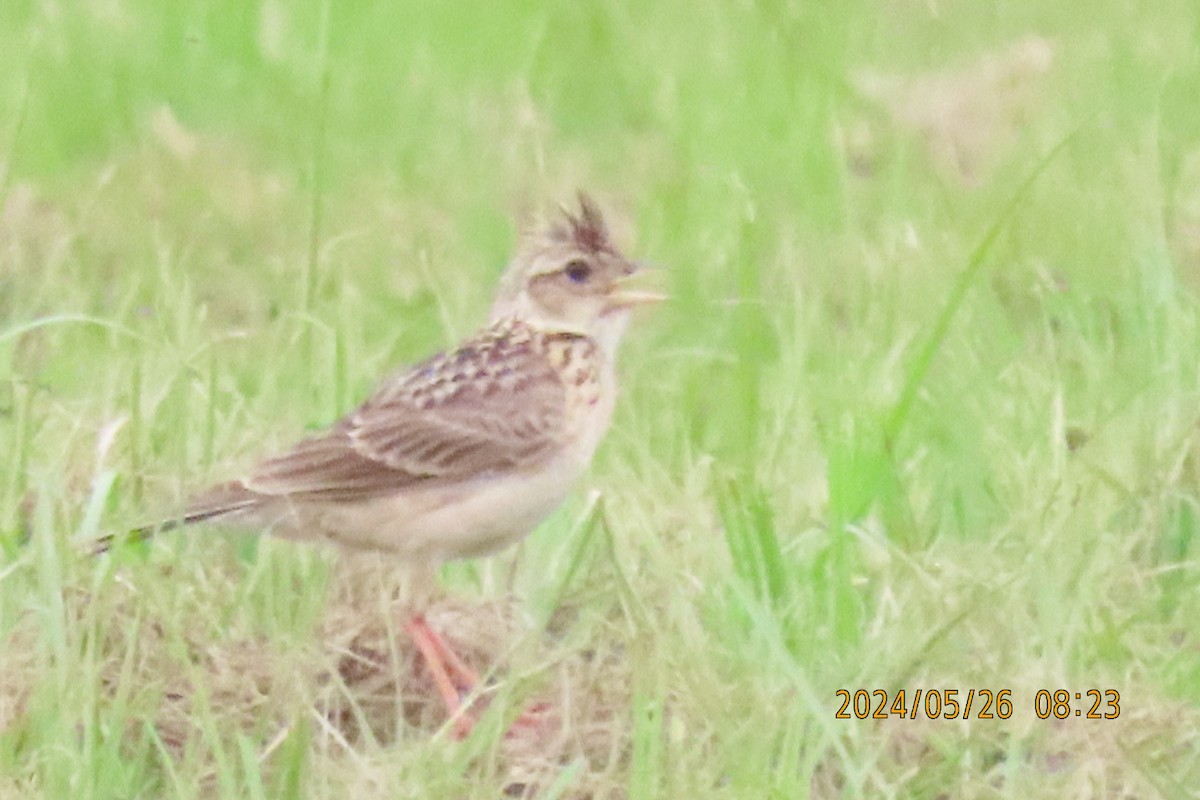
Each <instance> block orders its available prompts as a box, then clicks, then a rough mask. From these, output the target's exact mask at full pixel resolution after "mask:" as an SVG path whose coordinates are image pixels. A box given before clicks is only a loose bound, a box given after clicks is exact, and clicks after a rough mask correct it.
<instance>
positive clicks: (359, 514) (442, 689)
mask: <svg viewBox="0 0 1200 800" xmlns="http://www.w3.org/2000/svg"><path fill="white" fill-rule="evenodd" d="M647 272H648V270H646V269H645V268H643V267H641V266H640V265H639V264H638V263H637V262H635V261H633V260H631V259H629V258H627V257H626V256H624V255H622V253H621V252H620V251H619V250H618V249H617V247H616V245H615V244H614V243H613V241H612V237H611V236H610V233H609V228H608V225H607V224H606V222H605V219H604V216H603V214H602V213H601V211H600V209H599V207H598V205H597V204H596V202H595V201H594V200H592V199H591V198H590V197H589V196H588V195H587V194H586V193H583V192H580V193H579V195H578V198H577V207H575V208H568V207H567V206H563V207H562V208H561V209H560V213H559V214H558V215H557V216H556V217H554V218H552V219H550V220H549V221H547V222H544V223H543V224H541V225H539V226H536V227H534V228H532V229H530V230H529V231H527V232H526V233H525V234H523V235H522V236H521V238H520V243H519V246H518V247H517V249H516V253H515V255H514V256H513V258H512V260H511V262H510V263H509V265H508V267H507V269H506V270H505V271H504V273H503V275H502V277H501V280H500V283H499V287H498V290H497V292H496V295H495V301H494V303H493V304H492V307H491V313H490V315H489V319H488V322H487V324H486V325H485V326H484V327H483V328H482V329H481V330H479V331H478V332H477V333H475V334H473V335H471V336H469V337H467V338H466V339H465V340H463V341H462V342H461V343H459V344H458V345H457V346H456V347H454V348H453V349H449V350H446V351H443V352H441V353H438V354H436V355H433V356H432V357H430V358H428V359H426V360H424V361H422V362H420V363H418V364H416V365H415V366H412V367H411V368H408V369H406V370H402V371H400V372H398V373H396V374H394V375H393V376H392V377H390V378H388V379H386V380H384V381H383V382H382V383H381V384H380V385H379V386H378V387H377V388H376V389H375V390H374V392H373V393H372V394H370V396H369V397H367V399H366V400H365V401H363V402H362V403H361V404H360V405H359V406H358V407H356V408H354V409H353V410H351V411H350V412H349V413H347V414H346V415H345V416H344V417H342V418H341V419H339V420H338V421H336V422H335V423H333V424H332V425H330V426H329V427H328V428H326V429H324V430H322V431H320V432H317V433H315V434H313V435H310V436H308V437H307V438H304V439H302V440H301V441H299V442H298V443H297V444H295V445H294V446H293V447H291V448H290V449H288V450H286V451H284V452H282V453H280V454H277V455H273V456H270V457H268V458H265V459H263V460H261V461H259V462H258V463H257V464H256V465H255V466H253V468H252V469H250V470H249V472H248V474H246V475H245V476H244V477H242V478H239V479H236V480H231V481H226V482H224V483H219V484H217V485H215V486H212V487H210V488H208V489H206V490H204V491H201V492H199V493H198V494H196V495H195V496H194V497H193V498H192V499H191V501H190V502H189V503H188V504H187V506H186V509H185V510H184V511H183V513H182V514H180V515H178V516H177V517H176V518H175V519H169V520H165V521H163V522H159V523H157V524H155V525H148V526H144V527H142V528H138V529H136V530H133V531H130V532H128V533H125V534H123V535H118V536H113V535H110V536H107V537H104V538H103V539H100V540H98V541H97V543H96V545H95V547H94V551H95V552H103V551H106V550H108V549H109V548H111V547H113V546H114V545H115V544H117V543H118V542H120V541H131V540H143V539H147V538H149V537H151V536H153V535H155V534H157V533H160V532H162V531H166V530H169V529H172V528H177V527H181V526H184V525H191V524H195V523H202V522H203V523H213V524H219V525H232V526H236V527H242V528H246V527H250V528H258V529H261V530H265V531H266V532H268V533H271V534H274V535H277V536H280V537H283V538H285V539H290V540H295V541H304V542H328V543H332V544H334V545H337V546H339V547H341V548H344V549H346V550H350V551H360V552H361V551H366V552H374V553H382V554H386V555H391V556H395V557H397V558H399V559H401V560H402V561H404V562H407V564H408V565H409V566H410V570H409V572H410V575H411V576H412V580H413V582H414V583H415V584H417V585H419V586H429V585H431V584H433V583H434V582H435V577H434V576H435V575H436V571H437V569H438V567H439V566H440V565H441V564H442V563H444V562H446V561H448V560H453V559H461V558H474V557H478V556H483V555H487V554H490V553H493V552H496V551H498V550H501V549H503V548H504V547H505V546H507V545H509V544H512V543H514V542H516V541H518V540H519V539H521V538H522V537H524V536H525V535H526V534H528V533H529V532H530V531H531V530H532V529H533V528H535V527H536V526H537V525H538V524H539V523H540V522H541V521H542V520H543V519H544V518H545V517H547V516H548V515H549V514H550V513H551V512H552V511H553V510H554V509H555V508H556V507H558V506H559V505H560V504H561V503H562V502H563V501H564V500H565V498H566V497H567V496H568V494H569V493H570V491H571V489H572V487H573V485H574V484H575V482H576V481H577V480H578V479H579V478H580V477H581V476H582V474H583V473H584V472H585V470H586V469H587V467H588V466H589V464H590V462H591V460H592V456H593V454H594V453H595V451H596V448H597V445H598V444H599V443H600V441H601V439H602V438H603V436H604V434H605V433H606V431H607V430H608V428H609V425H610V421H611V418H612V413H613V407H614V402H615V396H616V389H617V385H616V384H617V381H616V371H615V370H616V354H617V348H618V344H619V342H620V339H621V337H622V334H623V333H624V331H625V329H626V327H627V325H628V323H629V320H630V317H631V315H632V312H633V310H634V309H635V308H636V307H638V306H643V305H649V304H653V303H658V302H660V301H662V300H664V299H666V298H665V296H664V295H663V294H661V293H659V292H656V291H649V290H647V289H645V288H639V287H638V285H637V284H638V283H639V282H641V281H642V280H643V279H642V278H641V276H642V275H644V274H646V273H647ZM417 605H418V607H417V608H416V609H413V610H412V611H411V617H410V618H409V619H408V621H407V623H406V624H405V630H406V631H407V633H408V635H409V636H410V637H411V638H412V640H413V642H414V644H415V645H416V646H417V649H418V650H419V651H420V653H421V656H422V658H423V659H424V661H425V663H426V665H427V668H428V670H429V673H430V675H431V676H432V677H433V680H434V683H435V685H436V686H437V689H438V692H439V694H440V695H441V696H442V699H443V701H444V703H445V705H446V707H447V711H448V712H449V716H450V719H451V720H452V721H453V722H454V726H455V731H456V733H457V734H458V735H459V736H465V735H466V734H467V733H469V731H470V729H471V725H472V724H473V720H472V719H471V718H470V710H469V709H467V708H464V707H463V698H464V697H466V696H469V695H470V694H471V692H472V691H473V690H474V688H475V687H476V685H477V684H478V681H479V678H478V676H477V674H476V673H475V672H474V671H473V670H472V669H471V668H470V667H469V666H468V665H467V664H466V663H465V662H464V661H463V659H462V658H460V657H459V656H458V655H457V654H456V653H455V652H454V650H453V649H452V648H451V647H450V646H449V645H448V643H447V642H446V641H445V640H444V639H443V638H442V637H441V636H440V635H439V634H438V633H437V632H436V631H435V630H433V628H432V627H431V626H430V625H429V623H428V622H427V621H426V619H425V616H424V613H423V609H422V608H420V607H419V606H420V604H419V603H418V604H417Z"/></svg>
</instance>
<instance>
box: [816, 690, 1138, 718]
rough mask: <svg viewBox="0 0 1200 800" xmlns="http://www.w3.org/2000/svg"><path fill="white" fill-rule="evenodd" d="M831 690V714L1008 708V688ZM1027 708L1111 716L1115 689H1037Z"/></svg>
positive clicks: (1117, 711) (954, 714) (996, 714)
mask: <svg viewBox="0 0 1200 800" xmlns="http://www.w3.org/2000/svg"><path fill="white" fill-rule="evenodd" d="M836 695H837V697H838V698H840V700H841V706H840V707H839V708H838V710H837V713H835V714H834V717H835V718H836V719H887V718H889V717H899V718H901V719H916V718H917V717H918V716H921V715H922V714H923V715H924V716H925V717H926V718H927V719H969V718H970V717H971V715H972V712H974V718H975V719H1008V718H1009V717H1011V716H1012V713H1013V704H1012V690H1011V689H1001V690H999V691H992V690H991V689H967V690H965V691H960V690H958V689H917V690H915V691H913V692H912V693H911V694H910V693H908V692H906V691H905V690H904V689H900V690H898V691H897V692H896V693H895V694H894V695H892V694H889V693H888V692H886V691H884V690H883V689H875V690H874V691H867V690H866V689H859V690H857V691H855V692H851V691H850V690H849V689H838V690H837V692H836ZM910 699H911V701H912V702H911V703H909V700H910ZM889 701H890V702H889ZM1033 713H1034V714H1036V715H1037V717H1038V719H1049V718H1050V717H1054V718H1055V719H1068V718H1070V717H1079V718H1080V719H1116V718H1117V717H1118V716H1120V715H1121V694H1120V692H1118V691H1117V690H1116V689H1088V690H1087V691H1083V692H1070V691H1068V690H1066V689H1057V690H1055V691H1053V692H1052V691H1050V690H1049V689H1039V690H1038V691H1037V693H1036V694H1035V695H1034V698H1033Z"/></svg>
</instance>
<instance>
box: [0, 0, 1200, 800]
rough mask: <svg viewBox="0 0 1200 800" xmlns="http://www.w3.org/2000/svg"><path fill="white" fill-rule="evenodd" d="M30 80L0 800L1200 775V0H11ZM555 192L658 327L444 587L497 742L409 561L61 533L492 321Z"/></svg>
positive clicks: (5, 104) (1054, 788)
mask: <svg viewBox="0 0 1200 800" xmlns="http://www.w3.org/2000/svg"><path fill="white" fill-rule="evenodd" d="M0 67H2V69H0V109H2V111H0V193H2V194H0V453H2V454H3V455H2V456H0V465H2V466H0V642H2V643H3V644H2V645H0V676H2V679H0V797H38V796H44V797H62V796H72V797H76V798H80V799H81V800H82V798H93V797H94V798H102V797H121V798H127V797H159V796H169V797H193V796H206V797H208V796H218V797H239V798H240V797H264V798H265V797H325V796H338V797H341V796H346V795H347V794H349V795H352V796H355V797H359V796H361V797H397V796H399V797H496V796H498V795H500V794H501V793H502V792H505V791H507V792H509V793H510V794H512V795H517V796H520V795H522V794H524V795H525V796H530V797H534V796H536V797H542V798H556V797H563V798H567V797H589V796H590V797H628V798H649V797H728V798H742V797H778V798H794V797H815V798H828V797H849V798H854V797H879V796H898V797H939V796H943V797H1020V798H1026V797H1113V798H1115V797H1182V796H1187V795H1188V794H1189V793H1192V792H1195V787H1196V786H1197V785H1200V638H1198V636H1200V633H1198V628H1197V625H1196V620H1197V619H1198V618H1200V600H1198V598H1200V591H1198V589H1200V556H1198V550H1197V534H1196V531H1197V525H1198V523H1197V518H1198V513H1200V512H1198V503H1200V466H1198V464H1200V461H1198V458H1200V436H1198V435H1197V424H1198V422H1200V371H1198V370H1197V366H1196V363H1197V359H1196V354H1197V353H1198V352H1200V304H1198V303H1197V295H1196V292H1197V290H1198V289H1200V281H1197V279H1196V275H1197V274H1198V273H1197V269H1198V268H1200V236H1198V234H1197V231H1200V193H1198V192H1197V189H1196V186H1197V185H1198V182H1197V179H1198V178H1200V133H1197V131H1200V111H1197V110H1196V104H1195V103H1194V102H1193V101H1192V98H1194V97H1196V96H1197V95H1198V93H1200V16H1198V15H1197V12H1196V9H1195V8H1194V7H1193V6H1192V4H1189V3H1186V2H1171V1H1170V0H1167V2H1163V3H1160V4H1159V7H1158V8H1157V9H1156V11H1155V13H1154V14H1153V15H1147V14H1145V13H1144V9H1143V8H1142V7H1141V6H1139V5H1137V4H1134V3H1130V2H1128V0H1107V1H1106V2H1102V3H1099V4H1093V5H1092V6H1091V7H1089V9H1088V10H1087V12H1086V13H1085V12H1082V11H1080V10H1078V9H1076V8H1074V7H1071V6H1069V5H1059V6H1054V7H1047V6H1045V4H1039V3H1032V2H1018V3H1010V4H1004V5H1001V6H996V7H994V8H991V7H989V8H986V9H985V8H983V7H979V6H977V5H971V4H957V5H941V4H936V3H935V4H932V5H928V4H927V5H921V6H918V5H913V4H902V3H898V2H878V3H849V4H830V3H823V4H811V5H804V6H798V5H794V4H786V3H765V2H764V3H759V4H748V3H744V4H732V3H701V4H696V3H683V2H674V1H673V0H669V1H668V2H664V3H657V4H643V5H642V6H639V7H630V8H624V7H621V6H620V5H618V4H579V3H569V2H552V3H549V4H538V3H509V4H490V5H480V6H477V7H472V6H467V5H461V4H460V5H455V4H449V5H446V6H445V7H444V8H438V9H436V10H418V9H417V8H415V7H408V6H406V5H403V4H387V3H371V4H361V5H360V6H357V7H355V8H353V9H351V8H343V7H341V6H339V5H337V4H333V3H324V4H322V3H308V4H286V3H280V2H275V1H274V0H262V2H259V3H254V4H248V3H235V2H225V1H224V0H221V1H220V2H217V3H214V4H209V5H208V7H201V6H196V7H191V6H189V7H183V6H180V7H177V8H175V7H172V8H164V7H160V5H159V4H151V3H147V2H144V0H114V2H110V3H105V4H90V5H88V4H85V5H79V6H75V5H66V6H62V7H61V8H60V7H58V6H50V5H45V4H39V3H33V2H20V1H18V2H10V3H6V4H4V5H3V6H0ZM577 187H584V188H588V189H589V190H591V191H594V192H595V193H596V194H597V195H599V197H600V198H601V199H602V201H603V202H604V204H605V206H606V207H607V208H609V209H610V210H611V212H612V214H613V215H614V216H615V218H616V221H617V228H618V230H619V233H620V236H621V237H622V239H623V240H624V241H626V242H627V243H628V249H629V250H630V251H631V252H632V253H634V254H635V255H636V256H638V257H641V258H644V259H646V260H647V261H652V262H656V263H658V264H660V265H662V266H664V267H665V271H666V273H667V278H668V281H669V283H670V291H671V294H672V297H673V300H672V302H671V303H670V304H669V305H668V306H667V307H665V308H663V309H661V310H659V311H658V312H656V313H654V314H652V315H647V316H645V317H643V318H641V319H639V320H638V321H637V325H636V326H635V328H634V330H632V331H631V333H630V335H629V336H628V337H627V341H626V344H625V346H624V347H623V352H622V363H621V377H622V399H621V403H620V406H619V408H618V412H617V417H616V420H615V424H614V427H613V430H612V432H611V433H610V435H609V436H608V438H607V439H606V441H605V443H604V445H603V446H602V448H601V452H600V453H599V454H598V457H597V460H596V464H595V465H594V467H593V469H592V471H591V472H590V474H589V476H588V478H587V480H586V482H585V485H583V486H581V487H580V490H579V492H578V494H577V495H576V496H575V497H573V498H572V499H571V500H570V501H569V502H568V503H567V504H566V505H565V506H564V507H563V508H562V509H561V510H560V511H558V512H556V513H555V515H554V516H552V517H551V519H549V520H548V521H547V522H546V523H545V524H543V525H542V526H541V527H540V528H539V529H538V530H537V531H536V532H534V533H533V534H532V535H531V537H530V538H529V539H528V540H527V541H526V542H524V543H523V544H522V545H520V546H519V547H517V548H514V549H513V550H512V551H510V552H506V553H504V554H501V555H498V556H496V557H494V558H491V559H487V560H483V561H479V562H472V563H465V564H452V565H448V566H447V567H446V568H445V570H444V574H443V583H444V584H445V586H446V588H447V591H448V597H447V598H446V599H444V600H442V601H440V602H439V604H438V605H437V606H436V607H435V608H434V609H433V611H432V612H431V614H432V615H433V616H434V617H435V620H434V621H435V623H437V624H439V625H440V626H441V627H442V628H443V629H444V630H446V631H447V634H448V636H450V637H451V638H452V639H453V640H454V641H455V642H456V643H458V644H459V645H460V646H461V647H462V649H464V651H465V652H466V653H467V655H468V657H470V658H471V659H472V660H473V662H474V663H476V665H477V666H479V668H480V669H483V670H487V671H490V672H491V678H492V682H491V685H490V686H489V688H488V690H487V692H488V695H489V698H490V701H491V702H490V706H489V710H488V712H487V714H486V715H485V716H484V719H483V720H482V722H481V723H480V725H479V726H478V728H477V730H476V732H475V733H474V734H473V735H472V736H471V737H470V738H468V739H467V740H466V741H462V742H459V741H456V740H454V739H453V737H451V736H450V735H449V731H448V729H447V728H446V727H445V725H444V722H445V719H444V714H443V713H442V712H441V710H440V709H439V708H438V707H437V703H436V696H435V695H434V694H433V693H432V690H431V687H430V686H429V685H428V684H427V683H426V682H424V681H425V679H424V677H423V676H422V675H421V674H419V673H417V672H415V671H414V669H413V667H412V663H411V656H412V654H411V648H410V646H409V644H408V642H407V640H406V639H405V638H404V636H403V635H402V633H401V632H399V631H397V629H396V627H397V623H398V619H399V617H400V614H399V611H398V609H396V608H395V607H394V606H393V605H392V603H391V599H390V598H391V592H392V590H393V589H394V585H393V581H394V580H396V579H393V578H391V577H389V578H387V579H386V581H385V583H383V584H382V585H381V584H376V583H370V582H363V581H361V580H360V579H359V578H357V577H356V573H354V572H353V567H352V565H347V564H345V563H343V562H341V561H340V560H339V559H338V558H337V556H336V555H335V554H333V553H329V552H326V551H323V550H320V549H315V548H306V547H300V546H295V545H291V544H288V543H284V542H278V541H268V540H260V539H258V538H256V537H248V536H245V535H242V534H237V533H229V534H226V533H223V532H219V531H215V530H211V529H198V530H195V531H192V532H191V533H188V534H182V533H180V534H169V535H166V536H163V537H162V538H161V539H160V540H159V541H157V542H155V543H154V544H153V545H151V546H148V547H136V546H130V547H127V548H122V549H120V550H119V551H118V552H116V553H114V554H113V555H112V556H111V557H109V558H104V559H91V558H87V557H84V556H82V555H81V554H80V550H81V547H82V545H83V543H84V542H86V541H87V540H88V539H90V538H92V537H94V536H96V535H99V534H100V533H102V532H104V531H107V530H112V529H117V528H121V527H123V526H126V525H130V524H134V523H136V522H138V521H141V520H145V519H147V518H152V517H154V516H155V515H157V514H161V513H166V512H169V511H171V510H173V509H175V508H177V507H178V504H179V503H180V502H181V501H182V499H183V497H184V496H185V495H186V493H187V492H188V491H189V489H192V488H195V487H196V486H198V485H200V484H203V483H204V482H205V481H207V480H210V479H218V478H222V477H225V476H228V475H230V474H236V473H237V471H238V470H239V469H240V468H241V467H243V466H245V465H246V464H247V463H248V462H249V461H250V460H252V459H253V458H254V457H255V456H256V455H258V454H260V453H262V452H264V451H265V450H269V449H270V448H271V447H272V446H282V445H285V444H287V443H288V442H290V441H291V440H293V439H294V438H295V437H296V436H297V435H298V434H299V433H300V432H302V431H304V430H307V429H312V428H316V427H319V426H321V425H324V424H326V423H328V422H330V421H332V420H333V419H335V418H336V417H337V416H339V415H340V414H341V413H342V412H343V411H345V410H346V409H347V408H349V407H350V406H352V405H353V404H354V403H355V402H356V401H357V400H358V399H359V398H361V397H362V396H363V395H364V394H365V393H366V392H368V391H369V390H370V388H371V387H372V386H373V385H374V383H375V382H376V381H377V380H378V379H379V377H380V376H381V375H384V374H387V372H388V371H389V370H391V369H394V368H396V367H397V366H398V365H402V364H405V363H409V362H412V361H415V360H416V359H418V358H420V357H423V356H424V355H427V354H428V353H430V352H431V351H433V350H436V349H438V348H440V347H444V346H446V345H448V344H449V343H451V342H453V341H454V340H455V339H457V338H458V337H459V336H462V335H464V334H466V333H468V332H469V331H470V330H472V329H473V328H474V327H475V326H476V325H477V324H479V323H480V322H481V321H482V319H483V316H484V314H485V313H486V308H487V304H488V301H489V294H490V291H491V288H492V286H493V284H494V281H495V278H496V277H497V276H498V274H499V271H500V269H501V268H502V265H503V264H504V262H505V260H506V259H507V257H508V254H509V253H510V251H511V248H512V246H513V243H514V241H515V234H514V228H513V225H514V221H516V222H520V221H521V220H523V219H526V218H527V217H528V215H529V214H530V213H532V212H536V211H542V210H546V209H548V208H550V207H552V205H553V204H554V203H555V202H557V201H559V200H564V199H567V198H569V197H570V196H571V195H572V193H573V192H574V190H575V189H576V188H577ZM1060 688H1063V689H1068V690H1070V691H1072V692H1075V691H1079V692H1084V691H1086V690H1088V689H1101V690H1107V689H1113V690H1117V691H1119V692H1120V698H1121V700H1120V708H1121V713H1120V716H1119V717H1118V718H1116V719H1101V720H1086V719H1076V718H1074V717H1069V718H1067V719H1064V720H1055V719H1048V720H1042V719H1039V718H1037V716H1036V715H1035V713H1034V701H1035V697H1036V693H1037V692H1038V690H1040V689H1049V690H1051V691H1054V690H1056V689H1060ZM839 689H848V690H850V691H851V692H853V691H855V690H858V689H865V690H868V691H873V690H884V691H887V692H889V693H890V695H891V697H893V698H894V697H895V696H896V693H897V692H898V691H900V690H904V691H905V692H906V697H908V698H912V697H913V696H914V693H915V692H916V691H917V690H918V689H920V690H924V691H925V692H926V693H927V692H928V691H929V690H934V689H938V690H946V689H957V690H958V692H959V696H960V700H961V699H962V697H963V696H965V695H966V694H967V692H968V691H969V690H972V689H975V690H981V689H987V690H991V691H993V692H999V691H1000V690H1005V689H1007V690H1011V698H1012V703H1013V713H1012V715H1011V717H1010V718H1008V719H997V718H994V719H982V718H979V716H978V707H976V711H975V712H973V713H972V715H971V717H970V718H969V719H965V720H964V719H959V720H946V719H936V720H929V719H924V718H920V719H897V718H896V717H895V716H893V717H892V718H890V719H886V720H878V719H865V720H861V719H854V718H852V719H850V720H843V719H836V718H835V712H837V710H838V707H839V706H840V700H839V698H838V696H837V694H836V692H837V690H839ZM537 704H544V706H543V707H544V708H546V709H548V710H549V712H548V713H549V714H550V716H551V719H552V722H553V724H551V725H549V726H547V729H546V731H545V732H544V733H543V734H541V735H539V736H533V737H524V738H522V737H517V738H515V739H505V738H504V736H503V732H504V730H505V729H506V727H507V722H508V721H509V720H511V719H512V718H514V717H515V716H516V715H517V714H518V713H519V712H520V709H521V708H525V707H529V706H531V705H537ZM1086 705H1087V704H1085V703H1073V706H1072V707H1073V708H1081V709H1082V710H1085V711H1086V710H1087V709H1086Z"/></svg>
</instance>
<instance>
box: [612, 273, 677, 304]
mask: <svg viewBox="0 0 1200 800" xmlns="http://www.w3.org/2000/svg"><path fill="white" fill-rule="evenodd" d="M661 286H662V272H661V270H657V269H652V268H650V267H641V266H639V267H638V270H637V272H635V273H633V274H632V275H629V276H627V277H624V278H621V279H620V280H619V281H617V283H616V284H615V285H614V286H613V288H612V291H610V292H609V293H608V307H609V309H612V310H615V309H618V308H633V307H634V306H646V305H652V304H654V303H661V302H662V301H664V300H667V299H668V297H667V295H666V294H664V293H663V292H661V291H659V288H660V287H661Z"/></svg>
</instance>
